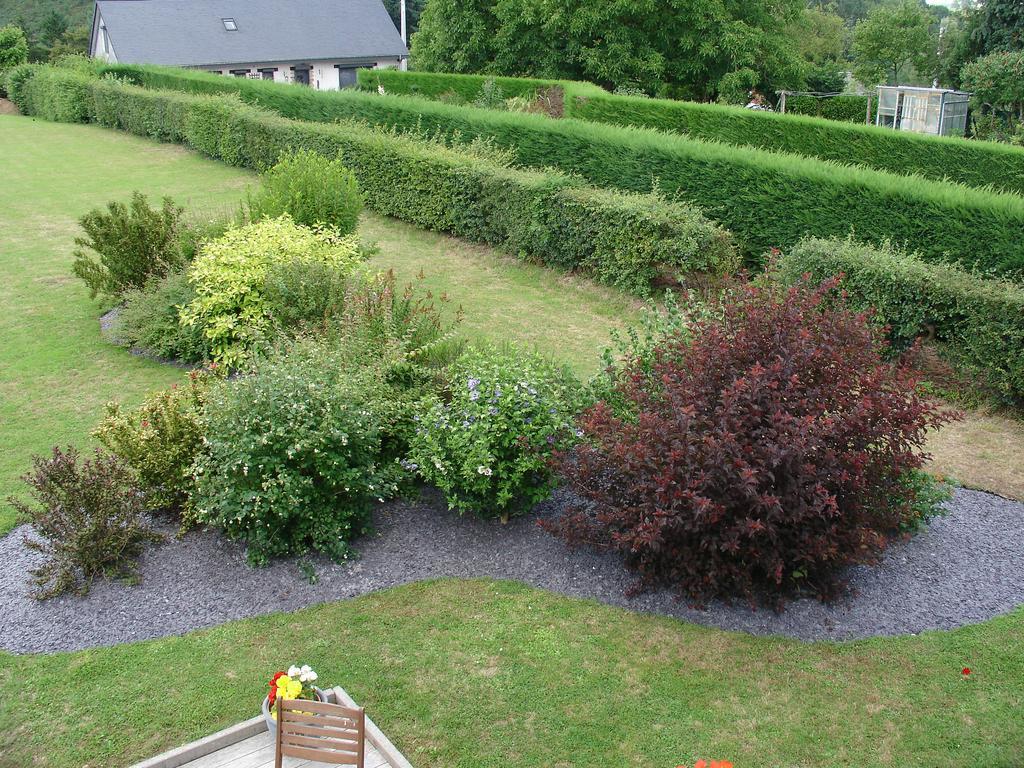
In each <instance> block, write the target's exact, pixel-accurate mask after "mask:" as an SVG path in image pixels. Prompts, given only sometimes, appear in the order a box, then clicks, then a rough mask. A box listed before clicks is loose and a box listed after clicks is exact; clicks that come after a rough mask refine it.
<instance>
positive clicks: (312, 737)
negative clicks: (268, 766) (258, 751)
mask: <svg viewBox="0 0 1024 768" xmlns="http://www.w3.org/2000/svg"><path fill="white" fill-rule="evenodd" d="M275 709H276V711H277V757H276V765H277V768H281V761H282V759H283V758H285V757H301V758H304V759H306V760H312V761H314V762H320V763H333V764H335V765H354V766H356V768H363V760H364V758H365V746H364V745H365V740H366V713H365V712H364V711H363V708H362V707H345V706H342V705H341V704H326V703H324V702H322V701H307V700H306V699H289V700H287V701H285V700H284V699H281V698H278V699H277V701H276V702H275Z"/></svg>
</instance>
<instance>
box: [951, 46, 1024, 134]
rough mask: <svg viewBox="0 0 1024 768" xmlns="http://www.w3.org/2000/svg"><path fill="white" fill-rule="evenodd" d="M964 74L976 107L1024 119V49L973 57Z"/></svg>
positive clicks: (965, 86)
mask: <svg viewBox="0 0 1024 768" xmlns="http://www.w3.org/2000/svg"><path fill="white" fill-rule="evenodd" d="M961 78H962V81H963V87H964V88H966V89H967V90H969V91H970V92H971V97H972V101H973V102H974V104H975V106H976V107H981V108H983V109H987V110H996V111H999V112H1004V113H1009V115H1011V116H1012V117H1013V118H1015V119H1016V120H1021V121H1024V50H1020V51H1012V52H1011V51H998V52H996V53H991V54H989V55H988V56H984V57H982V58H980V59H977V60H975V61H972V62H971V63H969V64H968V65H967V66H965V67H964V68H963V70H962V71H961Z"/></svg>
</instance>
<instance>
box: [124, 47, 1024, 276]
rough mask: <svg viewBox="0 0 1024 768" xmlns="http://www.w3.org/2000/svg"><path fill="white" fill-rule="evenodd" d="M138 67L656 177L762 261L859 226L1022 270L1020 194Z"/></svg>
mask: <svg viewBox="0 0 1024 768" xmlns="http://www.w3.org/2000/svg"><path fill="white" fill-rule="evenodd" d="M141 71H142V75H143V80H144V82H145V83H146V85H148V86H151V87H154V86H155V87H173V88H177V89H179V90H189V91H199V92H226V91H233V92H236V93H238V94H239V95H240V96H241V98H242V99H243V101H246V102H249V103H253V104H259V105H260V106H263V107H266V108H269V109H272V110H273V111H275V112H278V113H280V114H282V115H284V116H285V117H290V118H295V119H305V120H314V121H325V122H330V121H334V120H338V119H344V118H355V119H361V120H365V121H367V122H370V123H372V124H376V125H381V126H390V127H395V128H398V129H403V130H409V131H421V132H427V133H430V132H435V131H436V132H439V133H442V134H444V135H446V136H449V137H453V138H456V139H458V140H460V141H464V142H468V141H471V140H472V139H474V138H475V137H492V138H493V140H494V142H495V143H496V144H497V145H498V146H503V147H509V148H512V149H514V150H515V152H516V155H517V159H518V161H519V162H520V163H522V164H524V165H530V166H534V167H538V168H549V167H552V166H553V167H557V168H560V169H562V170H564V171H567V172H569V173H575V174H578V175H580V176H582V177H583V178H584V179H586V180H587V181H589V182H590V183H591V184H593V185H595V186H598V187H616V188H620V189H629V190H633V191H638V192H647V191H649V190H651V189H652V187H658V188H660V189H662V190H664V191H665V192H666V193H668V194H669V195H673V196H675V195H678V196H680V197H682V198H684V199H687V200H690V201H692V202H694V203H697V204H698V205H700V206H701V207H702V208H703V209H704V210H705V211H706V212H708V213H709V214H710V215H711V216H713V217H715V218H716V219H718V220H719V221H720V222H722V224H723V225H724V226H726V227H727V228H728V229H729V230H731V231H732V232H733V234H734V235H736V237H737V238H738V240H739V241H740V245H741V247H742V248H743V249H744V252H745V253H746V254H747V255H748V256H749V257H751V258H752V259H755V260H756V259H760V257H761V256H762V255H763V254H764V252H765V251H766V250H767V249H768V248H770V247H782V248H786V247H790V246H792V245H795V244H796V243H797V242H798V241H799V240H800V239H801V238H802V237H804V236H808V235H810V236H817V237H832V236H840V237H842V236H845V235H847V234H849V233H850V231H851V229H852V230H853V231H854V232H855V233H856V234H857V236H858V237H861V238H863V239H866V240H869V241H872V242H876V243H880V242H882V241H885V240H892V241H895V242H897V243H900V244H905V243H906V244H910V245H911V246H912V247H913V248H914V249H915V250H917V251H919V252H920V253H921V254H922V256H923V257H924V258H925V259H928V260H931V261H950V262H955V261H962V262H963V263H964V264H965V265H967V266H968V267H970V268H981V269H985V270H991V271H993V272H996V273H1003V274H1017V273H1019V272H1020V271H1021V270H1024V240H1022V238H1020V236H1019V233H1020V232H1021V231H1024V199H1022V198H1020V197H1017V196H1015V195H1008V194H1000V193H995V192H991V191H988V190H979V189H969V188H966V187H962V186H955V185H950V184H943V183H940V182H937V181H930V180H927V179H922V178H915V177H909V178H908V177H904V176H896V175H893V174H887V173H882V172H879V171H873V170H869V169H864V168H856V167H848V166H847V167H844V166H838V165H835V164H832V163H828V162H823V161H820V160H815V159H812V158H805V157H798V156H793V155H783V154H777V153H772V152H765V151H761V150H757V149H752V148H747V147H737V146H727V145H723V144H719V143H708V142H703V141H698V140H695V139H691V138H688V137H684V136H672V135H666V134H664V133H661V132H659V131H653V130H643V129H636V128H625V127H618V126H612V125H600V124H597V123H593V122H588V121H581V120H571V119H566V120H551V119H548V118H546V117H542V116H540V115H530V114H521V113H511V112H499V111H494V110H486V109H475V108H472V107H464V106H454V105H449V104H441V103H439V102H434V101H427V100H424V99H418V98H412V97H407V96H378V95H375V94H369V93H361V92H358V91H333V92H324V91H314V90H312V89H309V88H297V87H293V86H290V85H285V84H274V83H270V82H264V81H258V80H247V79H244V78H227V77H221V76H218V75H210V74H206V73H199V72H189V71H184V70H171V69H165V68H151V67H144V68H141ZM607 98H610V99H615V98H627V97H613V96H609V97H607ZM635 101H637V102H644V101H648V100H645V99H637V100H635ZM777 117H779V118H780V119H785V120H799V119H807V118H793V117H788V118H782V117H781V116H777ZM813 123H814V124H815V125H822V122H821V121H813Z"/></svg>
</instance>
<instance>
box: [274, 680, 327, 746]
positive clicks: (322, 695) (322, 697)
mask: <svg viewBox="0 0 1024 768" xmlns="http://www.w3.org/2000/svg"><path fill="white" fill-rule="evenodd" d="M313 692H314V693H315V694H316V698H317V701H327V694H326V693H324V692H323V691H322V690H320V689H319V688H317V687H316V686H315V685H314V686H313ZM262 709H263V719H264V720H265V721H266V723H267V730H268V731H270V733H271V734H273V735H274V736H277V721H276V720H275V719H274V718H272V717H271V716H270V697H269V696H264V697H263V707H262Z"/></svg>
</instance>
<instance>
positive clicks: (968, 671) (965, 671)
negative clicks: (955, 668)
mask: <svg viewBox="0 0 1024 768" xmlns="http://www.w3.org/2000/svg"><path fill="white" fill-rule="evenodd" d="M960 674H961V675H963V676H964V677H967V676H968V675H969V674H971V668H970V667H964V668H963V669H961V670H960Z"/></svg>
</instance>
